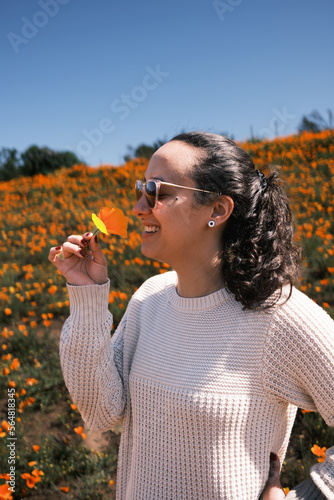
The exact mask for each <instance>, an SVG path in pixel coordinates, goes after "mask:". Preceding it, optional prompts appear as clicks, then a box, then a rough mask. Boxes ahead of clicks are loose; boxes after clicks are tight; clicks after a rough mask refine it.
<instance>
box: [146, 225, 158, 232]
mask: <svg viewBox="0 0 334 500" xmlns="http://www.w3.org/2000/svg"><path fill="white" fill-rule="evenodd" d="M144 230H145V233H157V232H158V231H160V227H157V226H144Z"/></svg>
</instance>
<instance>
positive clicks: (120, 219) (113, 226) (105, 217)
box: [92, 207, 128, 238]
mask: <svg viewBox="0 0 334 500" xmlns="http://www.w3.org/2000/svg"><path fill="white" fill-rule="evenodd" d="M92 220H93V222H94V224H95V226H96V227H97V229H98V230H99V231H101V233H104V234H118V235H119V236H122V237H123V238H126V236H127V226H128V222H127V220H126V217H125V215H124V214H123V212H122V210H120V209H119V208H111V207H104V208H101V210H100V212H99V215H98V216H96V215H95V214H92Z"/></svg>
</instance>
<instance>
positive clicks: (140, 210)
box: [132, 195, 152, 217]
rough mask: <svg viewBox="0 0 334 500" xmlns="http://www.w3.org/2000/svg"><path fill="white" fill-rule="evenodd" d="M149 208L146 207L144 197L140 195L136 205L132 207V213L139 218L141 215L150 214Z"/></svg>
mask: <svg viewBox="0 0 334 500" xmlns="http://www.w3.org/2000/svg"><path fill="white" fill-rule="evenodd" d="M151 210H152V209H151V208H150V207H149V206H148V203H147V199H146V196H144V195H142V196H141V197H140V198H139V200H138V201H137V203H136V204H135V205H134V207H133V209H132V212H133V213H134V214H135V215H136V216H137V217H140V216H141V214H148V213H150V212H151Z"/></svg>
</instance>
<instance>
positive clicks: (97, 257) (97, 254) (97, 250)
mask: <svg viewBox="0 0 334 500" xmlns="http://www.w3.org/2000/svg"><path fill="white" fill-rule="evenodd" d="M90 249H91V251H92V254H93V258H94V261H95V262H97V263H98V264H101V265H102V266H106V265H107V260H106V258H105V256H104V255H103V252H102V250H101V247H100V245H99V242H98V236H97V234H96V235H95V236H93V238H91V240H90Z"/></svg>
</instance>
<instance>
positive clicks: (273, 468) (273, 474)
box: [260, 453, 285, 500]
mask: <svg viewBox="0 0 334 500" xmlns="http://www.w3.org/2000/svg"><path fill="white" fill-rule="evenodd" d="M284 497H285V493H284V491H283V489H282V486H281V482H280V461H279V458H278V456H277V455H276V453H270V469H269V477H268V481H267V483H266V486H265V489H264V490H263V492H262V495H261V497H260V498H261V499H263V500H281V499H284Z"/></svg>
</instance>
